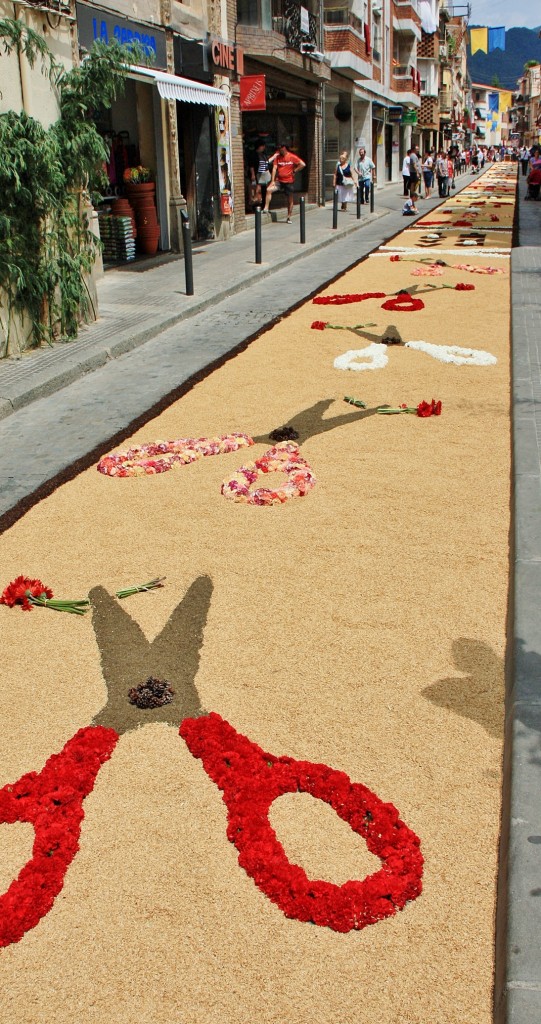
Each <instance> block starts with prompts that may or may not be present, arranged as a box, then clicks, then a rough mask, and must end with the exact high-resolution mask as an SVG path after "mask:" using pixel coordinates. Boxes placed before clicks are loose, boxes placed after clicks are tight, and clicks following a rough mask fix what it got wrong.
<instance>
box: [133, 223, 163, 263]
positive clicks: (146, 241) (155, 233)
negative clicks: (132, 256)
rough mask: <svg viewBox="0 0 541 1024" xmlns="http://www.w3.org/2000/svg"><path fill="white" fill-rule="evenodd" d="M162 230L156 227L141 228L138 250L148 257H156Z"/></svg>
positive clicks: (138, 233) (138, 235) (138, 236)
mask: <svg viewBox="0 0 541 1024" xmlns="http://www.w3.org/2000/svg"><path fill="white" fill-rule="evenodd" d="M159 238H160V229H159V228H154V227H144V228H139V231H138V232H137V248H138V249H139V251H140V252H143V253H145V255H146V256H154V255H155V254H156V252H157V250H158V241H159Z"/></svg>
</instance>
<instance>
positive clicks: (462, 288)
mask: <svg viewBox="0 0 541 1024" xmlns="http://www.w3.org/2000/svg"><path fill="white" fill-rule="evenodd" d="M474 291H475V285H474V284H455V292H474Z"/></svg>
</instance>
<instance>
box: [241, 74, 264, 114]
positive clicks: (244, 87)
mask: <svg viewBox="0 0 541 1024" xmlns="http://www.w3.org/2000/svg"><path fill="white" fill-rule="evenodd" d="M240 109H241V110H266V109H267V99H266V91H265V75H243V77H242V78H241V80H240Z"/></svg>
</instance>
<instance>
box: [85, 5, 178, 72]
mask: <svg viewBox="0 0 541 1024" xmlns="http://www.w3.org/2000/svg"><path fill="white" fill-rule="evenodd" d="M76 10H77V33H78V36H79V42H80V44H81V45H82V46H85V47H86V49H87V50H91V49H92V46H93V45H94V42H95V41H96V39H99V40H100V42H102V43H112V42H113V41H114V42H116V43H120V44H121V45H123V46H129V45H130V43H138V44H139V46H141V47H142V48H143V50H144V51H145V53H147V54H148V56H149V57H150V59H151V66H152V67H154V68H162V69H163V70H167V54H166V49H165V32H163V31H162V30H161V29H157V28H155V27H154V25H143V24H141V22H139V21H128V20H127V19H126V18H122V17H121V16H120V15H118V14H114V13H109V12H107V11H104V10H101V9H100V10H98V8H97V7H90V6H88V5H87V4H80V3H78V4H77V5H76Z"/></svg>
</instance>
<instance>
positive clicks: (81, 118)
mask: <svg viewBox="0 0 541 1024" xmlns="http://www.w3.org/2000/svg"><path fill="white" fill-rule="evenodd" d="M0 46H1V47H2V48H3V50H4V52H5V53H7V54H9V53H10V52H12V51H13V50H17V51H18V52H19V53H25V55H26V57H27V58H28V60H29V62H30V64H31V65H32V66H33V65H34V64H35V63H36V61H38V60H40V61H41V65H42V70H43V71H44V73H45V74H46V75H47V76H48V77H49V79H50V82H51V88H52V89H54V90H55V92H56V94H57V96H58V105H59V118H58V120H57V121H56V122H55V123H54V124H52V125H51V127H50V128H48V129H45V128H44V127H43V126H42V125H41V124H40V123H39V122H38V121H36V120H34V119H33V118H31V117H29V116H28V114H26V113H24V112H22V113H16V112H15V111H9V112H8V113H7V114H2V115H0V196H1V197H2V206H1V209H0V294H1V295H2V299H3V305H2V306H1V307H0V356H5V355H6V354H7V353H8V351H9V345H10V332H11V330H12V323H13V315H14V313H16V314H19V315H24V314H26V315H27V316H28V317H29V319H30V321H31V325H32V326H31V337H30V338H29V341H30V342H31V343H32V344H34V345H40V344H42V343H43V342H48V343H49V344H51V343H52V342H53V340H54V339H55V338H57V337H63V338H74V337H76V335H77V332H78V327H79V323H80V321H81V319H84V318H87V317H88V315H89V313H90V296H89V293H88V288H87V286H86V282H85V276H86V275H87V274H89V273H90V272H91V270H92V266H93V264H94V262H95V259H96V256H97V252H98V248H97V246H98V245H99V243H97V242H96V239H95V237H94V235H93V234H92V232H91V231H90V227H89V223H88V219H87V217H86V214H85V212H84V210H85V197H86V196H87V195H88V191H87V190H88V189H89V188H90V189H92V188H94V189H95V188H97V187H98V188H99V184H100V182H101V181H103V172H102V167H103V163H104V161H105V159H106V157H107V151H106V148H105V145H104V142H103V140H102V138H101V136H100V135H99V133H98V131H97V130H96V128H95V125H94V123H93V120H92V113H93V111H94V110H96V109H97V108H100V107H108V106H110V104H111V102H112V101H113V99H114V98H115V96H117V95H118V93H119V91H120V90H121V89H122V87H123V84H124V80H125V76H126V65H127V64H130V63H145V56H144V54H143V52H142V50H141V49H140V48H135V49H134V48H133V47H130V48H127V47H122V46H119V45H118V44H116V43H113V44H110V45H109V46H106V45H105V44H103V43H100V42H96V43H95V44H94V47H93V49H92V51H91V53H90V54H89V55H88V57H86V58H85V60H84V62H83V63H82V64H81V66H80V67H75V68H73V69H71V70H69V71H66V70H65V69H64V68H63V67H61V66H60V65H58V64H57V63H56V62H55V60H54V57H53V55H52V54H51V53H50V51H49V50H48V48H47V45H46V43H45V42H44V40H43V39H42V38H41V37H40V36H38V35H37V34H36V33H35V32H33V31H32V30H31V29H28V28H24V27H23V26H22V24H21V23H20V22H18V21H12V20H10V19H5V20H4V21H0Z"/></svg>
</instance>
